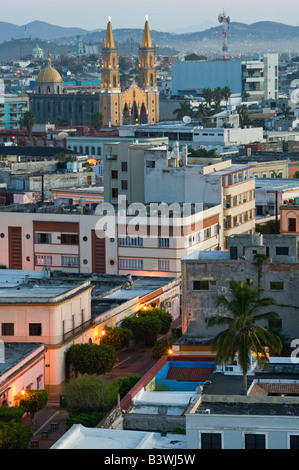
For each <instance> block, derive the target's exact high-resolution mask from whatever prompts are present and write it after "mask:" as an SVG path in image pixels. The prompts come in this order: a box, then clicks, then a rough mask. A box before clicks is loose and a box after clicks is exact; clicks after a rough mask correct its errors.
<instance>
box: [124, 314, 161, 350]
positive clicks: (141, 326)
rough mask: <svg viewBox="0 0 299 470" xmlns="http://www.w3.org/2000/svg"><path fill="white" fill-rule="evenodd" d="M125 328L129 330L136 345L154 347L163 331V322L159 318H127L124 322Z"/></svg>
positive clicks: (150, 316) (147, 316) (149, 316)
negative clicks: (141, 344)
mask: <svg viewBox="0 0 299 470" xmlns="http://www.w3.org/2000/svg"><path fill="white" fill-rule="evenodd" d="M122 326H123V328H129V329H130V330H131V331H132V333H133V338H134V340H135V341H136V343H144V344H145V345H146V346H153V344H154V343H155V341H156V340H157V337H158V335H159V334H160V332H161V329H162V322H161V320H160V319H159V318H158V317H157V316H152V315H146V316H140V317H137V316H136V317H127V318H125V319H124V321H123V325H122Z"/></svg>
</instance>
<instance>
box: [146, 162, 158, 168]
mask: <svg viewBox="0 0 299 470" xmlns="http://www.w3.org/2000/svg"><path fill="white" fill-rule="evenodd" d="M146 168H156V162H152V161H147V162H146Z"/></svg>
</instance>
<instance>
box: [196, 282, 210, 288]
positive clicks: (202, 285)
mask: <svg viewBox="0 0 299 470" xmlns="http://www.w3.org/2000/svg"><path fill="white" fill-rule="evenodd" d="M209 288H210V282H209V281H193V290H209Z"/></svg>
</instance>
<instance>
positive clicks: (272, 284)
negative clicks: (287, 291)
mask: <svg viewBox="0 0 299 470" xmlns="http://www.w3.org/2000/svg"><path fill="white" fill-rule="evenodd" d="M270 289H271V290H283V282H270Z"/></svg>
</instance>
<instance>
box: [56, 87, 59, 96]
mask: <svg viewBox="0 0 299 470" xmlns="http://www.w3.org/2000/svg"><path fill="white" fill-rule="evenodd" d="M56 93H57V95H59V93H60V88H59V86H58V87H57V88H56Z"/></svg>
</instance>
